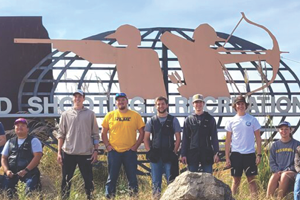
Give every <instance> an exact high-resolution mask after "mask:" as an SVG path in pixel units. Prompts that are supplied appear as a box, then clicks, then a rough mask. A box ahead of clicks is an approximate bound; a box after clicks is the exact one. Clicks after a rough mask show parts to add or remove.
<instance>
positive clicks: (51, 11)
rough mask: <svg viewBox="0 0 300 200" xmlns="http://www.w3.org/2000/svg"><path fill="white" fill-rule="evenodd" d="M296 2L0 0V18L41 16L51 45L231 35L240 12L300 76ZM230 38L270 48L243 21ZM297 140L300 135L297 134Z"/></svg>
mask: <svg viewBox="0 0 300 200" xmlns="http://www.w3.org/2000/svg"><path fill="white" fill-rule="evenodd" d="M299 10H300V1H299V0H286V1H282V0H260V1H255V0H242V1H241V0H228V1H221V0H216V1H207V0H63V1H62V0H51V1H50V0H49V1H41V0H22V1H17V0H0V16H42V21H43V25H44V26H45V28H46V29H47V30H48V33H49V37H50V38H51V39H78V40H80V39H83V38H86V37H89V36H92V35H96V34H99V33H102V32H106V31H111V30H115V29H117V28H118V27H119V26H121V25H123V24H131V25H133V26H135V27H137V28H151V27H178V28H192V29H195V28H196V27H197V26H199V25H200V24H203V23H208V24H210V25H211V26H212V27H213V28H214V29H215V30H216V31H218V32H224V33H228V34H230V33H231V32H232V30H233V29H234V27H235V26H236V24H237V23H238V21H239V20H240V19H241V17H242V16H241V12H244V13H245V14H246V16H247V17H248V18H249V19H250V20H251V21H254V22H256V23H258V24H261V25H263V26H265V27H267V28H268V29H269V30H270V31H271V32H272V33H273V34H274V35H275V37H276V38H277V40H278V43H279V47H280V50H281V51H288V52H289V53H287V54H281V56H282V57H281V59H282V60H283V61H284V62H285V63H286V64H287V65H288V66H289V67H290V68H292V70H293V71H294V72H295V73H296V74H298V75H300V48H299V44H300V37H299V35H300V34H299V33H300V26H299V20H300V12H299ZM234 35H235V36H238V37H241V38H243V39H245V40H248V41H251V42H253V43H256V44H258V45H260V46H262V47H264V48H266V49H270V48H272V41H271V39H270V37H269V36H268V34H267V33H266V32H265V31H263V30H261V29H260V28H258V27H254V26H253V25H250V24H247V23H246V22H245V21H242V22H241V24H240V25H239V27H238V28H237V29H236V31H235V32H234ZM298 134H299V136H300V132H299V133H298Z"/></svg>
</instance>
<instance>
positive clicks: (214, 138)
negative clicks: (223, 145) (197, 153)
mask: <svg viewBox="0 0 300 200" xmlns="http://www.w3.org/2000/svg"><path fill="white" fill-rule="evenodd" d="M193 115H196V114H193ZM196 116H197V120H199V121H203V120H204V114H202V115H196ZM210 117H211V119H210V124H209V131H210V135H211V138H210V139H211V143H212V147H213V150H214V154H216V153H217V152H219V140H218V131H217V125H216V120H215V119H214V118H213V117H212V116H210ZM188 123H189V122H188V118H186V120H185V121H184V125H183V135H182V143H181V156H182V157H186V156H187V152H188V150H189V147H190V143H191V141H190V138H189V136H190V135H191V130H190V129H189V126H188ZM200 138H201V133H200Z"/></svg>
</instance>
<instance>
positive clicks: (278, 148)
mask: <svg viewBox="0 0 300 200" xmlns="http://www.w3.org/2000/svg"><path fill="white" fill-rule="evenodd" d="M277 130H278V132H279V134H280V140H277V141H276V142H274V143H273V144H272V147H271V149H270V168H271V172H272V176H271V177H270V180H269V183H268V189H267V198H271V197H272V196H273V195H274V193H275V190H276V189H277V188H278V193H277V197H278V199H283V198H284V196H286V194H287V193H288V190H289V188H290V186H292V185H293V184H294V182H295V177H296V170H295V165H294V159H295V153H296V149H297V146H299V145H300V142H299V141H297V140H295V139H293V138H292V134H291V131H292V129H291V124H290V123H289V122H287V121H283V122H280V123H279V124H278V126H277ZM297 163H299V162H297ZM296 185H297V184H296ZM295 188H296V186H295ZM296 193H297V192H296ZM295 199H297V198H295Z"/></svg>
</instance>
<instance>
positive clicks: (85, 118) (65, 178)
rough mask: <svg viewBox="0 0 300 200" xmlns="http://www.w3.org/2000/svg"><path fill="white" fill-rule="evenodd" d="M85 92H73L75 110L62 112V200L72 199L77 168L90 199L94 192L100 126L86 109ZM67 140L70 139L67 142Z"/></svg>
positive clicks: (60, 144) (60, 149) (59, 146)
mask: <svg viewBox="0 0 300 200" xmlns="http://www.w3.org/2000/svg"><path fill="white" fill-rule="evenodd" d="M84 100H85V93H84V92H83V91H82V90H80V89H77V90H76V91H75V92H74V93H73V108H71V109H69V110H67V111H65V112H63V113H62V115H61V118H60V123H59V131H58V137H57V139H58V153H57V161H58V163H59V164H60V165H62V183H61V195H62V198H68V197H69V196H70V189H71V181H72V177H73V174H74V171H75V169H76V166H77V165H78V167H79V170H80V173H81V175H82V177H83V179H84V184H85V192H86V195H87V199H91V198H92V192H93V190H94V184H93V171H92V164H93V163H94V162H96V161H97V156H98V146H99V127H98V124H97V120H96V115H95V113H94V112H93V111H91V110H89V109H87V108H85V107H84V105H83V102H84ZM66 138H67V139H66Z"/></svg>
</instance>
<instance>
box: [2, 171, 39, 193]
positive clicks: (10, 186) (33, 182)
mask: <svg viewBox="0 0 300 200" xmlns="http://www.w3.org/2000/svg"><path fill="white" fill-rule="evenodd" d="M19 181H22V182H24V183H25V184H26V188H25V193H26V195H27V194H29V193H30V192H31V191H33V190H36V189H38V188H39V186H40V172H39V170H38V169H36V170H35V171H34V172H29V173H28V174H26V175H25V176H24V177H20V176H18V175H14V176H13V177H12V178H9V177H7V176H5V183H4V188H5V190H6V191H7V196H8V197H10V198H12V196H13V194H14V193H15V192H16V185H17V183H18V182H19Z"/></svg>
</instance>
